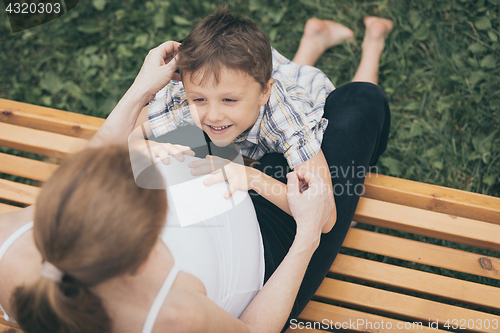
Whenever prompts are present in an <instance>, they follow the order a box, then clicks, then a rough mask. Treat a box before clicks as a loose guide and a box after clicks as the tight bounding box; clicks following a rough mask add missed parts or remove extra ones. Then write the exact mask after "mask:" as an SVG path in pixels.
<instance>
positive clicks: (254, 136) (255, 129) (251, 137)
mask: <svg viewBox="0 0 500 333" xmlns="http://www.w3.org/2000/svg"><path fill="white" fill-rule="evenodd" d="M267 104H268V103H266V105H267ZM266 105H263V106H261V107H260V111H259V116H258V117H257V120H256V121H255V124H253V126H252V127H250V128H249V129H247V130H245V131H244V132H243V133H241V134H240V135H238V136H237V137H236V138H235V139H234V140H233V142H235V143H241V142H243V141H245V140H247V141H250V142H251V143H253V144H257V142H258V137H259V131H260V127H261V122H262V117H263V115H264V110H265V108H266Z"/></svg>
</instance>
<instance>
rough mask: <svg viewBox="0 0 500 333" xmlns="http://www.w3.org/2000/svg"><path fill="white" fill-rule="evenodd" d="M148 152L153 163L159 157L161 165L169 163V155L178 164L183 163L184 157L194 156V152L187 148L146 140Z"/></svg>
mask: <svg viewBox="0 0 500 333" xmlns="http://www.w3.org/2000/svg"><path fill="white" fill-rule="evenodd" d="M148 145H149V150H150V151H151V153H152V154H153V156H152V157H153V161H156V157H159V158H160V159H161V160H162V161H163V164H169V163H170V157H169V156H170V155H172V156H174V157H175V158H176V159H177V160H178V161H179V162H182V161H184V155H189V156H194V151H192V150H191V148H189V147H188V146H181V145H173V144H170V143H158V142H155V141H151V140H148Z"/></svg>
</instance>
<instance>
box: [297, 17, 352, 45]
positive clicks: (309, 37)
mask: <svg viewBox="0 0 500 333" xmlns="http://www.w3.org/2000/svg"><path fill="white" fill-rule="evenodd" d="M353 39H354V32H352V30H351V29H349V28H348V27H346V26H344V25H342V24H340V23H337V22H333V21H327V20H320V19H317V18H312V19H309V20H308V21H307V22H306V25H305V27H304V35H303V36H302V40H304V42H307V43H315V44H319V45H321V47H322V48H323V51H325V50H327V49H329V48H330V47H333V46H335V45H338V44H340V43H342V42H343V41H345V40H353ZM302 40H301V42H302Z"/></svg>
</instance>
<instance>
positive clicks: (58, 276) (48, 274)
mask: <svg viewBox="0 0 500 333" xmlns="http://www.w3.org/2000/svg"><path fill="white" fill-rule="evenodd" d="M40 275H41V276H42V277H44V278H46V279H48V280H51V281H54V282H55V283H61V282H62V278H63V276H64V272H63V271H61V270H60V269H59V268H57V267H56V266H54V265H52V264H51V263H50V262H48V261H44V262H43V267H42V271H41V272H40Z"/></svg>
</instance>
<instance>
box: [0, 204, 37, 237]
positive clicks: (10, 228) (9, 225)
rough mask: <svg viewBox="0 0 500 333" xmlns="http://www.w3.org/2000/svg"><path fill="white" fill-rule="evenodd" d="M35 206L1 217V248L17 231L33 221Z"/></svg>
mask: <svg viewBox="0 0 500 333" xmlns="http://www.w3.org/2000/svg"><path fill="white" fill-rule="evenodd" d="M33 213H34V206H30V207H28V208H24V209H21V210H19V211H15V212H12V213H7V214H2V215H0V247H1V246H2V244H3V243H4V242H5V241H6V240H7V239H8V238H9V237H10V236H11V235H12V234H13V233H14V232H16V231H17V230H19V229H20V228H22V227H23V226H25V225H26V224H28V223H30V222H31V221H33Z"/></svg>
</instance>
